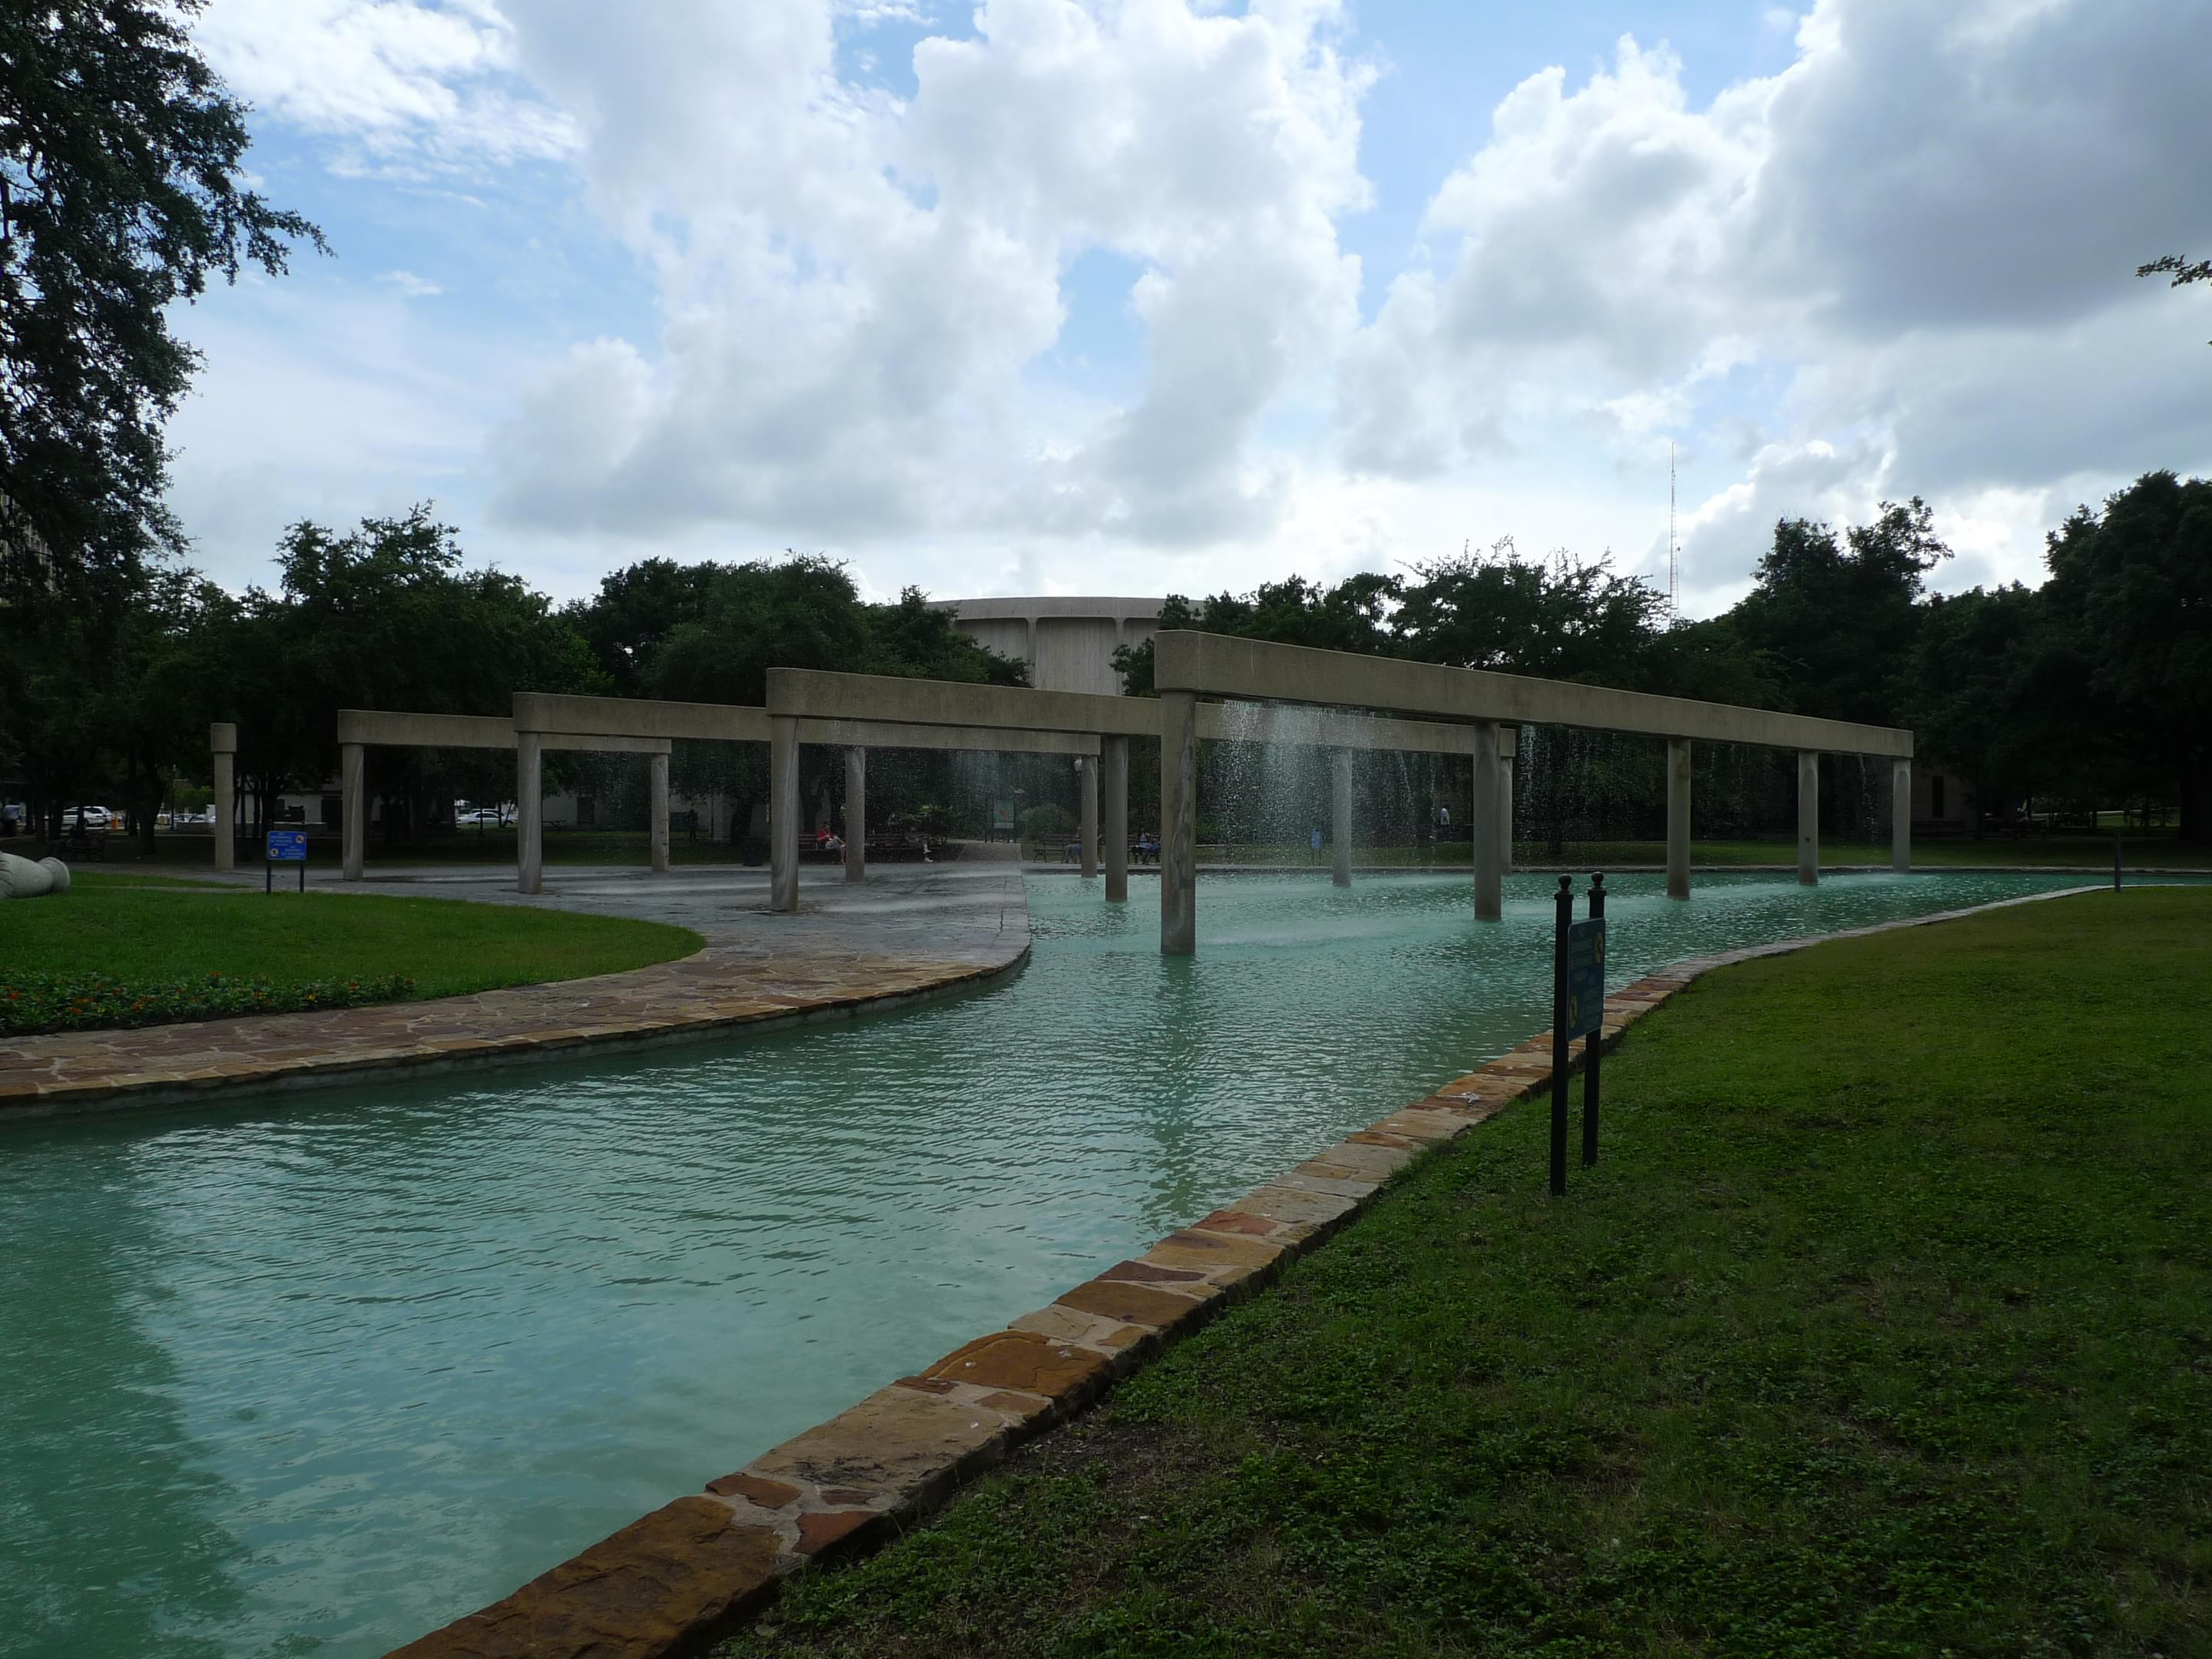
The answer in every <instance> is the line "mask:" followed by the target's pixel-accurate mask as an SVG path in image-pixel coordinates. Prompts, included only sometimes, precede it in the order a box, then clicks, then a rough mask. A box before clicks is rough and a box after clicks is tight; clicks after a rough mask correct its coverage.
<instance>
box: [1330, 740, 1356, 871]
mask: <svg viewBox="0 0 2212 1659" xmlns="http://www.w3.org/2000/svg"><path fill="white" fill-rule="evenodd" d="M1328 851H1329V860H1330V868H1329V881H1330V883H1331V884H1332V885H1334V886H1337V887H1349V886H1351V885H1352V751H1351V750H1349V749H1336V750H1331V751H1330V752H1329V757H1328Z"/></svg>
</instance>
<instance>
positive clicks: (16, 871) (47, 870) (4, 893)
mask: <svg viewBox="0 0 2212 1659" xmlns="http://www.w3.org/2000/svg"><path fill="white" fill-rule="evenodd" d="M69 884H70V872H69V866H67V865H66V864H64V863H63V862H62V861H61V860H59V859H40V860H38V861H37V862H36V863H33V862H32V861H31V860H29V859H24V858H17V857H16V856H15V854H13V853H0V899H5V898H38V897H40V896H42V895H44V894H47V893H66V892H68V891H69Z"/></svg>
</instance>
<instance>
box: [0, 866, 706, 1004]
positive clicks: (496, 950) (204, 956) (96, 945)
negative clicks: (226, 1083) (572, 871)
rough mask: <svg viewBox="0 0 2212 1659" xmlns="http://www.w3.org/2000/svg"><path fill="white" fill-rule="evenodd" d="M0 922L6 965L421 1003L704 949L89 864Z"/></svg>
mask: <svg viewBox="0 0 2212 1659" xmlns="http://www.w3.org/2000/svg"><path fill="white" fill-rule="evenodd" d="M0 928H4V932H0V971H13V972H17V973H57V974H75V973H102V974H112V975H116V976H118V978H123V979H127V980H131V981H149V982H155V981H179V980H199V979H204V978H205V977H206V976H207V975H209V974H210V973H221V974H223V975H263V976H266V977H267V978H270V979H272V980H276V981H280V982H281V981H299V980H333V979H339V980H342V979H361V980H368V979H379V978H382V977H384V976H386V975H392V974H404V975H409V976H410V977H411V978H412V979H413V980H414V981H415V994H416V995H417V996H422V997H435V996H452V995H455V994H459V993H461V992H464V991H482V990H488V989H489V988H491V987H495V986H501V985H527V984H532V983H535V982H537V981H541V980H550V979H575V978H579V977H581V976H582V975H586V974H608V973H614V972H617V971H618V970H620V969H627V968H641V967H643V966H645V965H646V964H647V963H655V962H666V961H669V960H671V958H673V957H683V956H689V955H690V953H691V952H692V951H696V950H697V949H699V947H700V945H702V943H703V941H702V939H700V937H699V936H698V935H697V934H696V933H692V932H691V931H690V930H689V929H688V928H683V927H668V926H666V925H665V924H663V923H660V922H657V921H630V920H628V919H626V918H623V917H619V916H593V915H577V914H574V913H573V912H569V911H561V910H544V909H537V908H523V907H520V906H512V905H499V904H469V903H464V902H458V901H455V900H452V899H428V898H387V897H384V896H376V895H368V894H353V893H304V894H303V893H296V892H295V893H286V892H283V891H279V892H276V893H274V894H265V893H260V892H254V891H240V890H239V889H237V888H234V887H218V886H215V885H213V884H203V883H195V882H189V881H177V880H173V879H162V878H158V877H151V876H146V875H142V874H139V873H137V872H118V873H108V872H100V871H88V870H78V871H74V872H71V884H70V890H69V891H68V892H67V893H65V894H61V895H58V896H52V897H47V898H36V899H23V900H20V901H12V902H9V904H8V906H7V908H6V911H5V913H4V915H0Z"/></svg>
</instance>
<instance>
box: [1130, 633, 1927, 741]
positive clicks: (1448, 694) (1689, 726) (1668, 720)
mask: <svg viewBox="0 0 2212 1659" xmlns="http://www.w3.org/2000/svg"><path fill="white" fill-rule="evenodd" d="M1152 649H1153V659H1152V663H1153V668H1152V671H1153V678H1154V680H1155V682H1156V683H1157V684H1158V686H1159V688H1160V690H1161V692H1162V693H1163V695H1164V694H1165V693H1166V692H1169V691H1171V690H1172V691H1188V692H1190V693H1192V694H1193V695H1194V696H1218V697H1240V698H1242V697H1252V698H1261V699H1265V700H1267V701H1270V702H1297V703H1326V704H1332V705H1338V706H1343V707H1349V708H1376V709H1388V710H1390V711H1391V712H1393V713H1395V714H1426V715H1431V716H1437V717H1441V718H1443V719H1446V720H1504V721H1510V722H1511V723H1513V724H1516V725H1523V724H1533V725H1545V726H1583V727H1586V728H1589V729H1590V730H1594V731H1604V732H1647V733H1650V735H1652V736H1655V737H1662V738H1698V739H1699V740H1701V741H1704V742H1708V743H1744V744H1764V745H1765V746H1767V747H1770V748H1781V749H1806V750H1826V751H1829V752H1832V753H1840V754H1853V755H1887V756H1890V757H1910V756H1911V753H1912V733H1911V732H1907V731H1902V730H1899V729H1897V728H1893V727H1890V726H1859V725H1855V724H1853V723H1851V722H1850V721H1846V720H1816V719H1814V718H1813V717H1811V716H1809V715H1804V714H1775V713H1773V712H1772V711H1771V710H1768V709H1762V708H1737V707H1736V706H1735V705H1734V704H1730V703H1718V702H1693V701H1692V700H1691V699H1689V698H1686V697H1659V696H1652V695H1650V693H1648V692H1643V691H1616V690H1611V689H1610V688H1607V687H1605V686H1598V685H1578V684H1572V683H1571V682H1569V681H1565V680H1540V679H1532V678H1527V677H1525V676H1522V675H1517V674H1493V673H1489V672H1486V671H1483V670H1480V669H1473V668H1446V667H1443V666H1440V665H1437V664H1435V663H1419V662H1402V661H1400V660H1397V659H1394V658H1389V657H1367V656H1359V655H1356V654H1354V653H1350V652H1343V651H1316V650H1313V649H1311V648H1310V647H1305V646H1297V645H1276V644H1273V643H1271V642H1269V641H1264V640H1240V639H1231V638H1229V637H1227V636H1225V635H1218V634H1199V633H1193V632H1191V631H1189V630H1188V629H1170V630H1168V631H1167V632H1166V633H1164V634H1159V635H1155V636H1154V638H1153V641H1152Z"/></svg>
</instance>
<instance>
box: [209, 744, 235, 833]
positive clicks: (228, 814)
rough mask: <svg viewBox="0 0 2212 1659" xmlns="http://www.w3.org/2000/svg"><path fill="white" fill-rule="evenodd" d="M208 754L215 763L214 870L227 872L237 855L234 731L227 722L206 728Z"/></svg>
mask: <svg viewBox="0 0 2212 1659" xmlns="http://www.w3.org/2000/svg"><path fill="white" fill-rule="evenodd" d="M208 750H209V753H210V756H211V757H213V759H214V761H215V766H214V772H215V867H216V869H218V870H228V869H229V868H230V867H231V866H232V864H233V862H234V860H236V858H237V855H238V824H237V822H236V803H235V801H234V799H233V797H234V796H235V795H236V793H238V775H237V772H236V770H235V768H236V764H237V756H238V728H237V727H236V726H234V725H232V724H231V723H230V722H229V721H228V720H217V721H216V723H215V724H214V725H212V726H209V727H208Z"/></svg>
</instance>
